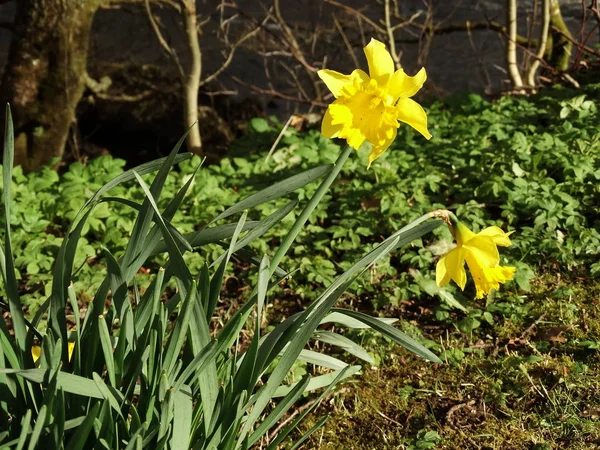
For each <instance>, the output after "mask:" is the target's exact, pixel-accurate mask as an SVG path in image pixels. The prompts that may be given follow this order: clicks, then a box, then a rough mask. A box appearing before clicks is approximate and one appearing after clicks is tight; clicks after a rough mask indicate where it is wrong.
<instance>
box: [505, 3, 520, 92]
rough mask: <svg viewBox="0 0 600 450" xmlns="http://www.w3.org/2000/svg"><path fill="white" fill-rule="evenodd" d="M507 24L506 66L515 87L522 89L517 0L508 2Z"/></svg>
mask: <svg viewBox="0 0 600 450" xmlns="http://www.w3.org/2000/svg"><path fill="white" fill-rule="evenodd" d="M506 26H507V28H508V42H507V43H506V66H507V69H508V74H509V76H510V80H511V82H512V85H513V88H514V89H516V90H519V91H520V90H522V88H523V79H522V78H521V73H520V72H519V66H518V64H517V0H507V2H506Z"/></svg>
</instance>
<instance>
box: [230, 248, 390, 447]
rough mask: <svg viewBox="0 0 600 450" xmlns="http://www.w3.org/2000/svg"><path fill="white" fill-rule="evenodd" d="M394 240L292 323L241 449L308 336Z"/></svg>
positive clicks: (350, 271) (248, 422)
mask: <svg viewBox="0 0 600 450" xmlns="http://www.w3.org/2000/svg"><path fill="white" fill-rule="evenodd" d="M397 241H398V238H396V239H393V240H391V241H390V242H388V243H385V244H381V245H379V246H378V247H377V248H375V249H373V250H372V251H370V252H369V253H368V254H367V255H365V256H364V257H363V258H362V259H361V260H360V261H358V262H357V263H356V264H354V265H353V266H352V267H351V268H350V269H348V270H347V271H346V272H345V273H344V274H342V275H341V276H340V277H339V278H338V279H337V280H336V281H335V282H334V283H332V285H331V286H330V288H328V289H327V290H326V291H325V292H324V293H323V295H321V296H320V297H319V298H318V299H317V300H316V301H315V302H314V303H313V304H312V305H311V306H310V307H309V308H308V309H307V310H306V311H305V312H304V313H303V314H302V316H301V317H302V318H301V319H299V320H297V321H296V322H295V323H294V328H295V329H296V330H295V332H294V335H293V337H292V338H291V339H289V340H288V342H289V345H288V348H287V349H286V350H285V351H284V353H283V355H282V356H281V359H280V360H279V363H278V364H277V366H276V367H275V370H273V372H272V373H271V375H270V376H269V379H268V380H267V382H266V383H265V385H264V386H263V387H262V388H261V389H260V391H259V392H258V394H257V395H256V397H254V398H253V399H252V400H253V401H254V402H255V403H254V405H253V408H252V410H251V412H250V413H249V414H248V418H247V420H246V423H245V424H244V428H243V429H242V431H241V433H240V437H239V438H238V441H237V445H238V446H239V445H241V444H242V442H243V440H244V439H245V437H246V435H247V433H248V432H249V430H250V429H251V428H252V427H253V426H254V424H255V423H256V420H257V419H258V418H259V417H260V415H261V414H262V412H263V410H264V408H265V407H266V406H267V404H268V403H269V402H270V401H271V399H272V398H273V396H274V394H275V392H276V390H277V389H278V387H279V385H280V383H281V382H282V381H283V379H284V378H285V376H286V375H287V373H288V372H289V370H290V368H291V367H292V365H293V364H294V362H295V361H296V359H297V358H298V355H299V354H300V352H301V351H302V348H303V347H304V346H305V345H306V343H307V341H308V340H309V339H310V336H311V335H312V334H313V332H314V330H315V329H316V327H317V326H318V325H319V322H320V321H321V320H322V319H323V317H325V315H326V314H327V313H328V312H329V310H330V309H331V307H332V306H333V304H334V303H335V302H336V301H337V300H338V298H339V297H340V296H341V295H342V294H343V293H344V292H345V291H346V289H348V287H350V285H351V284H352V283H353V282H354V280H355V279H356V278H357V277H358V276H359V275H360V274H362V273H363V272H364V271H365V270H366V269H367V268H368V267H369V266H370V265H371V264H373V263H374V262H375V261H377V260H378V259H379V258H381V257H382V256H384V255H385V254H387V253H388V252H389V251H390V250H391V249H392V248H394V247H395V246H396V244H397Z"/></svg>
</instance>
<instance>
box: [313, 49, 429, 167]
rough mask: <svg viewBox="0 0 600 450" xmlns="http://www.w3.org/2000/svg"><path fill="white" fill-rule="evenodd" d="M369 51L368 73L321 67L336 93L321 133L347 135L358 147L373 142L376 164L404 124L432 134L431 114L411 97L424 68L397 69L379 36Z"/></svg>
mask: <svg viewBox="0 0 600 450" xmlns="http://www.w3.org/2000/svg"><path fill="white" fill-rule="evenodd" d="M364 51H365V55H366V57H367V62H368V65H369V74H368V75H367V74H366V73H365V72H364V71H362V70H360V69H356V70H354V71H353V72H352V73H351V74H350V75H344V74H342V73H339V72H336V71H334V70H327V69H324V70H319V72H318V75H319V77H320V78H321V79H322V80H323V82H324V83H325V85H326V86H327V87H328V88H329V90H330V91H331V93H332V94H333V96H334V97H335V101H334V102H333V103H332V104H331V105H329V107H328V108H327V111H326V112H325V116H324V117H323V122H322V125H321V133H322V134H323V136H325V137H327V138H340V139H345V140H346V141H347V143H348V145H350V146H351V147H353V148H354V149H358V148H359V147H360V146H361V145H362V144H363V143H364V142H365V141H368V142H370V143H371V145H372V146H373V147H372V150H371V152H370V154H369V166H371V164H372V163H373V161H375V160H376V159H377V158H379V157H380V156H381V155H382V154H383V153H384V152H385V151H386V150H387V149H388V148H389V146H390V145H391V143H392V142H393V141H394V139H395V138H396V134H397V129H398V127H399V126H400V122H404V123H406V124H408V125H410V126H411V127H413V128H414V129H415V130H417V131H418V132H419V133H421V134H422V135H423V136H424V137H425V138H426V139H430V138H431V134H430V133H429V131H428V129H427V114H426V113H425V111H424V110H423V108H422V107H421V105H419V104H418V103H417V102H415V101H414V100H413V99H412V98H411V97H413V96H414V95H415V94H416V93H417V92H418V91H419V89H421V87H423V84H424V83H425V80H426V79H427V74H426V72H425V69H424V68H422V69H421V70H420V71H419V72H417V74H416V75H415V76H414V77H411V76H408V75H407V74H406V73H405V72H404V70H403V69H398V70H395V66H394V61H393V59H392V56H391V55H390V53H389V52H388V51H387V50H386V48H385V45H384V44H383V43H382V42H379V41H378V40H376V39H371V42H369V44H368V45H367V46H366V47H365V48H364Z"/></svg>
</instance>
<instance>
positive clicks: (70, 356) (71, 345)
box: [67, 342, 75, 361]
mask: <svg viewBox="0 0 600 450" xmlns="http://www.w3.org/2000/svg"><path fill="white" fill-rule="evenodd" d="M67 349H68V351H69V361H71V358H72V356H73V350H74V349H75V342H68V343H67Z"/></svg>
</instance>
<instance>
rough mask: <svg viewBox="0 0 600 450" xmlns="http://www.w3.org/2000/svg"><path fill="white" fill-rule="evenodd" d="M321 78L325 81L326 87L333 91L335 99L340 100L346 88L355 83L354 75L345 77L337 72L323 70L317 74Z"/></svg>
mask: <svg viewBox="0 0 600 450" xmlns="http://www.w3.org/2000/svg"><path fill="white" fill-rule="evenodd" d="M317 75H319V78H321V80H323V82H324V83H325V86H327V88H328V89H329V90H330V91H331V93H332V94H333V96H334V97H335V98H338V97H339V95H340V93H341V92H342V89H343V88H344V86H346V85H348V84H352V83H353V79H354V77H353V75H344V74H343V73H339V72H336V71H335V70H329V69H323V70H319V71H318V72H317Z"/></svg>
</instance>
